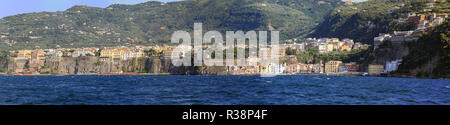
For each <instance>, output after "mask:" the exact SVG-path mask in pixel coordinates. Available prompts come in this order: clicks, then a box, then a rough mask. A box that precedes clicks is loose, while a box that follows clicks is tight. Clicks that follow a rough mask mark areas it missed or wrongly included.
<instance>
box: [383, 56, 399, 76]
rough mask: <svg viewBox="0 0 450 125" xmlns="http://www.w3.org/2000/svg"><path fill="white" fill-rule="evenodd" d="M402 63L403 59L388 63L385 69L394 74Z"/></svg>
mask: <svg viewBox="0 0 450 125" xmlns="http://www.w3.org/2000/svg"><path fill="white" fill-rule="evenodd" d="M401 63H402V59H397V60H394V61H388V62H386V68H385V70H386V71H385V72H387V73H389V72H393V71H397V69H398V66H399V65H400V64H401Z"/></svg>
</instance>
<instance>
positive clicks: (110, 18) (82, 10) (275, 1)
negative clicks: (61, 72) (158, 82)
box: [0, 0, 342, 49]
mask: <svg viewBox="0 0 450 125" xmlns="http://www.w3.org/2000/svg"><path fill="white" fill-rule="evenodd" d="M341 4H342V2H341V1H340V0H321V1H317V0H302V1H298V0H186V1H180V2H170V3H162V2H147V3H142V4H137V5H111V6H109V7H107V8H96V7H86V6H74V7H72V8H70V9H68V10H66V11H62V12H41V13H29V14H20V15H15V16H10V17H5V18H3V19H0V48H1V49H23V48H55V47H58V46H61V47H93V46H94V47H101V46H116V45H129V46H132V45H153V44H163V43H165V44H168V43H169V40H170V37H171V35H172V33H173V32H174V31H176V30H186V31H191V30H192V29H193V24H194V23H196V22H199V23H200V22H201V23H203V27H204V31H208V30H217V31H236V30H244V31H248V30H268V29H271V28H273V30H280V31H281V34H280V36H281V39H282V40H283V39H290V38H294V37H299V36H305V35H308V34H309V33H310V32H311V30H312V29H313V28H314V27H315V24H317V23H319V22H321V21H322V20H323V19H322V17H323V16H325V15H326V14H328V13H329V12H330V11H331V10H333V9H334V8H335V7H337V6H340V5H341Z"/></svg>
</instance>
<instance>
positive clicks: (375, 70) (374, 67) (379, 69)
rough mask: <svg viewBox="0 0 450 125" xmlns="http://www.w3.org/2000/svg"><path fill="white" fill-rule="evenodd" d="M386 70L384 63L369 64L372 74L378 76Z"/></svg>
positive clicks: (370, 73)
mask: <svg viewBox="0 0 450 125" xmlns="http://www.w3.org/2000/svg"><path fill="white" fill-rule="evenodd" d="M383 71H384V66H383V65H378V64H369V75H371V76H378V75H380V74H381V73H383Z"/></svg>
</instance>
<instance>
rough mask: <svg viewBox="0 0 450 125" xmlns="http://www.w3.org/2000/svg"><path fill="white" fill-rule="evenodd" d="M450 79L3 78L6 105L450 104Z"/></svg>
mask: <svg viewBox="0 0 450 125" xmlns="http://www.w3.org/2000/svg"><path fill="white" fill-rule="evenodd" d="M449 92H450V80H436V79H407V78H379V77H349V76H277V77H272V78H262V77H259V76H39V77H38V76H36V77H34V76H0V104H3V105H9V104H12V105H23V104H24V105H43V104H45V105H47V104H49V105H191V104H192V105H197V104H199V105H243V104H245V105H301V104H308V105H309V104H313V105H329V104H333V105H334V104H337V105H340V104H352V105H353V104H354V105H358V104H370V105H378V104H382V105H384V104H413V105H416V104H426V105H441V104H450V93H449Z"/></svg>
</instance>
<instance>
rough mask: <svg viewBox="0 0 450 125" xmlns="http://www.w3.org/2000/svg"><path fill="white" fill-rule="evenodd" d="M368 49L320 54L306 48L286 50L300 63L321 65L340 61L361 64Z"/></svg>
mask: <svg viewBox="0 0 450 125" xmlns="http://www.w3.org/2000/svg"><path fill="white" fill-rule="evenodd" d="M366 51H367V49H361V50H351V51H332V52H329V53H323V54H321V53H319V50H318V49H317V48H312V47H309V48H306V50H305V51H297V50H291V49H290V48H288V49H287V50H286V54H287V55H296V56H297V60H298V62H300V63H308V64H311V63H320V61H322V62H323V63H324V62H328V61H331V60H340V61H343V62H359V61H360V58H361V57H364V56H363V55H364V54H365V52H366Z"/></svg>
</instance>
